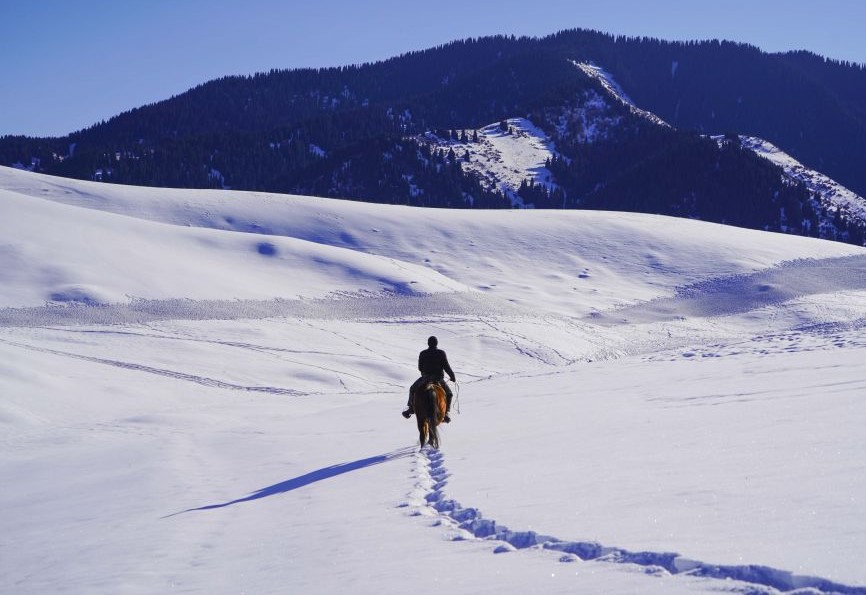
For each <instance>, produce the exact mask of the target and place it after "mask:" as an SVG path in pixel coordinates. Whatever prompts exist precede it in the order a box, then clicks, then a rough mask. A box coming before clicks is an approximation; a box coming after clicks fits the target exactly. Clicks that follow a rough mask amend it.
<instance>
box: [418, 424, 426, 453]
mask: <svg viewBox="0 0 866 595" xmlns="http://www.w3.org/2000/svg"><path fill="white" fill-rule="evenodd" d="M418 439H419V441H420V443H421V448H424V443H425V442H427V424H426V423H425V422H421V421H420V420H419V421H418Z"/></svg>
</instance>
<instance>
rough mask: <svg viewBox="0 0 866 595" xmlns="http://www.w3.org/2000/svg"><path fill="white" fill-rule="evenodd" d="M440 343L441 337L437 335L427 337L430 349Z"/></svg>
mask: <svg viewBox="0 0 866 595" xmlns="http://www.w3.org/2000/svg"><path fill="white" fill-rule="evenodd" d="M438 344H439V339H437V338H436V337H430V338H429V339H427V345H428V347H430V349H435V348H436V346H437V345H438Z"/></svg>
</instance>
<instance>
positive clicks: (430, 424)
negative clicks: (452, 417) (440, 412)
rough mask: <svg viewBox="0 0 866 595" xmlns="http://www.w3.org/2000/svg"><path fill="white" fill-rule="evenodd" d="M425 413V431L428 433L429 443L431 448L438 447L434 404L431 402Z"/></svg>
mask: <svg viewBox="0 0 866 595" xmlns="http://www.w3.org/2000/svg"><path fill="white" fill-rule="evenodd" d="M432 405H433V406H432V407H430V411H429V413H428V414H427V431H428V432H429V433H430V440H429V443H430V445H431V446H433V448H439V425H438V422H439V419H438V416H437V413H436V405H435V403H434V404H432Z"/></svg>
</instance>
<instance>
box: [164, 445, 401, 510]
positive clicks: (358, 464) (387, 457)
mask: <svg viewBox="0 0 866 595" xmlns="http://www.w3.org/2000/svg"><path fill="white" fill-rule="evenodd" d="M414 453H415V448H414V447H406V448H400V449H398V450H394V451H391V452H386V453H385V454H381V455H376V456H375V457H368V458H366V459H359V460H357V461H352V462H350V463H340V464H339V465H331V466H330V467H323V468H321V469H317V470H316V471H311V472H310V473H305V474H304V475H299V476H298V477H293V478H292V479H287V480H286V481H281V482H280V483H275V484H274V485H271V486H268V487H266V488H262V489H260V490H257V491H255V492H253V493H252V494H250V495H248V496H244V497H243V498H238V499H236V500H230V501H228V502H223V503H221V504H208V505H207V506H199V507H198V508H189V509H187V510H182V511H180V512H175V513H174V514H170V515H168V516H165V517H163V518H169V517H173V516H176V515H179V514H184V513H187V512H194V511H197V510H213V509H215V508H225V507H226V506H232V505H233V504H241V503H243V502H252V501H253V500H259V499H261V498H267V497H268V496H276V495H277V494H285V493H286V492H291V491H293V490H297V489H298V488H302V487H304V486H307V485H310V484H311V483H316V482H318V481H322V480H325V479H330V478H332V477H336V476H337V475H342V474H344V473H349V472H350V471H357V470H358V469H363V468H365V467H372V466H373V465H379V464H381V463H388V462H390V461H395V460H397V459H403V458H406V457H409V456H411V455H413V454H414Z"/></svg>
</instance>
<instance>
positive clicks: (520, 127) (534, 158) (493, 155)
mask: <svg viewBox="0 0 866 595" xmlns="http://www.w3.org/2000/svg"><path fill="white" fill-rule="evenodd" d="M506 123H507V125H508V131H505V130H502V128H501V127H500V125H499V124H498V123H496V124H490V125H489V126H485V127H483V128H480V129H478V130H469V131H466V132H467V133H468V135H469V138H472V135H473V133H475V134H477V135H478V142H465V143H464V142H459V141H453V140H446V139H442V138H439V137H438V136H436V135H435V134H433V133H432V132H428V133H427V134H426V135H424V136H423V137H422V139H423V141H424V142H426V143H427V144H429V145H430V146H431V147H433V148H438V149H444V150H446V151H447V150H449V149H454V152H455V153H456V155H457V158H458V159H459V160H460V165H461V167H462V168H463V170H464V171H470V172H474V173H475V174H477V175H478V178H479V179H480V181H481V183H482V184H483V185H484V186H485V187H486V188H488V189H496V190H500V191H502V193H503V194H505V196H506V197H508V198H509V200H511V204H512V205H514V206H515V207H520V206H528V205H524V203H523V199H522V198H521V197H520V196H518V195H517V189H518V188H520V184H521V183H522V182H524V181H527V182H528V181H529V180H532V182H534V183H535V184H536V185H541V186H543V187H545V188H547V189H548V190H553V189H554V188H556V187H557V185H556V184H554V183H553V181H552V180H553V174H552V173H551V172H550V170H549V169H547V167H546V162H547V160H548V159H552V158H553V157H554V156H555V155H556V154H557V153H556V149H555V147H554V145H553V142H552V141H551V140H550V138H549V137H548V136H547V134H545V133H544V131H543V130H541V129H540V128H539V127H537V126H536V125H535V124H533V123H532V122H531V121H529V120H527V119H526V118H510V119H508V120H506ZM467 154H468V156H469V158H468V159H466V155H467Z"/></svg>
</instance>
